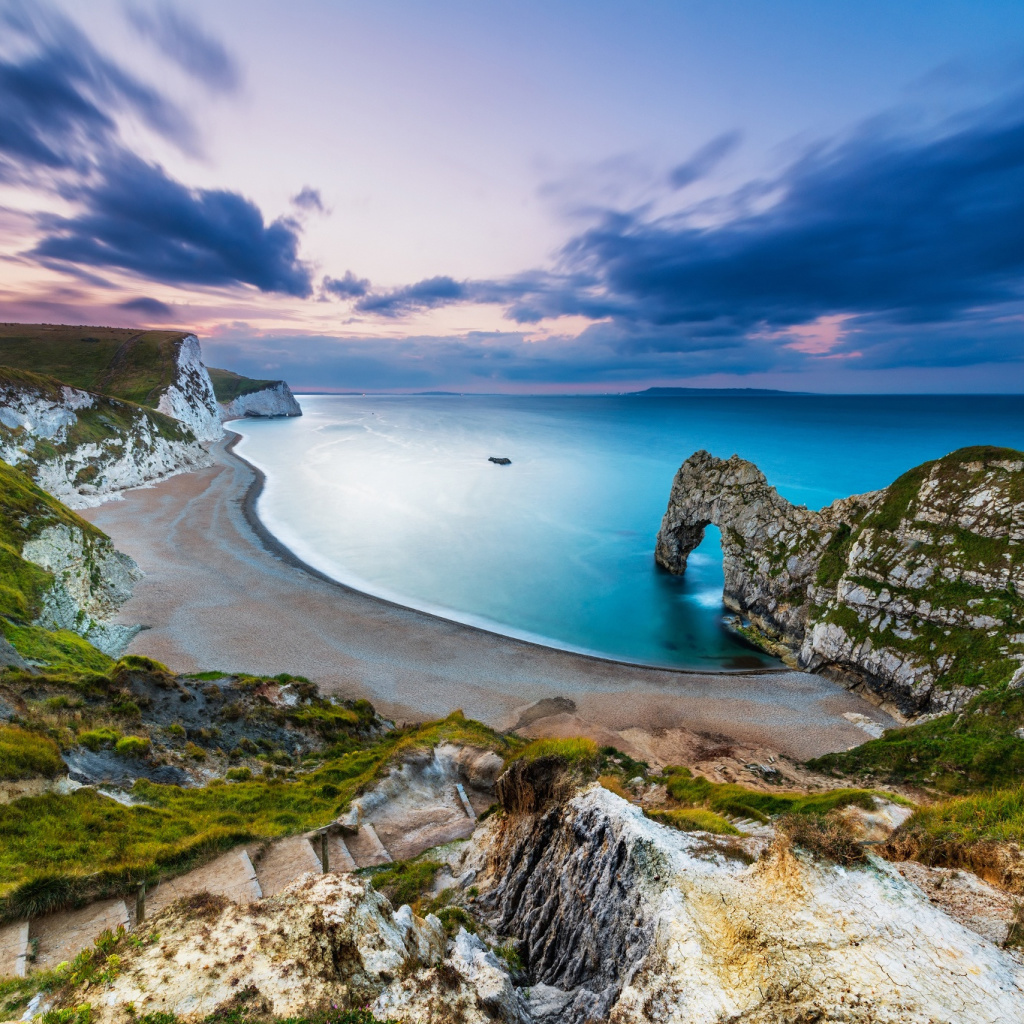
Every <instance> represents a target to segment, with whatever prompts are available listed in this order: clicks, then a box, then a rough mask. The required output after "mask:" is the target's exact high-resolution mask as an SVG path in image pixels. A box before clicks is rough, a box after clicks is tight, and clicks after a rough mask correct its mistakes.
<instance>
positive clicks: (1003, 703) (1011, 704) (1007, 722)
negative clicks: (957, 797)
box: [808, 687, 1024, 794]
mask: <svg viewBox="0 0 1024 1024" xmlns="http://www.w3.org/2000/svg"><path fill="white" fill-rule="evenodd" d="M1021 727H1024V691H1021V690H1009V689H1007V688H1005V687H1002V688H1000V689H997V690H994V691H988V692H985V693H981V694H979V695H978V696H977V697H974V698H973V699H972V700H971V701H970V702H969V703H968V704H967V705H966V707H965V708H964V710H963V712H962V713H960V714H949V715H943V716H942V717H941V718H935V719H932V721H930V722H923V723H921V724H920V725H911V726H907V727H905V728H901V729H888V730H886V732H885V733H884V735H882V736H881V737H880V738H878V739H874V740H869V741H868V742H867V743H862V744H861V745H860V746H859V747H854V748H853V750H846V751H841V752H839V753H836V754H826V755H825V756H824V757H819V758H815V759H814V760H812V761H809V762H808V764H809V765H810V767H812V768H814V769H815V770H816V771H824V772H836V773H840V774H843V775H847V776H850V775H852V776H869V777H872V778H875V779H878V780H879V781H882V782H889V783H893V782H898V783H907V782H910V783H916V784H918V785H924V786H927V787H929V788H930V789H934V790H937V791H939V792H942V793H950V794H966V793H971V792H975V791H978V790H986V789H992V788H1006V787H1011V786H1013V785H1016V784H1017V783H1019V781H1020V780H1021V779H1022V778H1024V740H1022V739H1019V738H1018V737H1017V736H1016V735H1015V733H1016V730H1017V729H1019V728H1021Z"/></svg>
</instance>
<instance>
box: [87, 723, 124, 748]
mask: <svg viewBox="0 0 1024 1024" xmlns="http://www.w3.org/2000/svg"><path fill="white" fill-rule="evenodd" d="M120 738H121V733H120V732H118V730H117V729H111V728H110V727H109V726H103V727H101V728H99V729H90V730H89V731H87V732H80V733H79V734H78V742H79V743H81V744H82V746H83V747H88V748H89V749H90V750H91V751H93V753H95V752H96V751H97V750H99V749H100V748H101V747H112V746H113V745H114V744H115V743H117V741H118V740H119V739H120Z"/></svg>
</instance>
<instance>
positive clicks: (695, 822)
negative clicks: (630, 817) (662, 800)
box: [644, 807, 743, 836]
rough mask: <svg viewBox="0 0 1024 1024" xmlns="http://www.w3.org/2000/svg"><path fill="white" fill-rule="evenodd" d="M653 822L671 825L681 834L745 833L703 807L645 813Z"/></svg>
mask: <svg viewBox="0 0 1024 1024" xmlns="http://www.w3.org/2000/svg"><path fill="white" fill-rule="evenodd" d="M644 813H645V814H646V815H647V817H648V818H650V819H651V820H652V821H656V822H658V824H660V825H669V826H671V827H672V828H676V829H679V831H680V832H710V833H712V834H713V835H716V836H739V835H742V834H743V833H742V832H740V830H739V829H738V828H736V827H735V826H734V825H732V824H730V823H729V822H728V821H726V820H725V818H723V817H722V816H721V815H720V814H715V812H714V811H709V810H706V809H705V808H703V807H686V808H681V809H677V810H670V811H660V810H652V811H645V812H644Z"/></svg>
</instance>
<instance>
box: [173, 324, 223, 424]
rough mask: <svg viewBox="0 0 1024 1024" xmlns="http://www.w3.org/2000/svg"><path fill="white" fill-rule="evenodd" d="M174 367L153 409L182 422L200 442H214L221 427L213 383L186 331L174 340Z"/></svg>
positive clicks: (193, 337) (195, 343)
mask: <svg viewBox="0 0 1024 1024" xmlns="http://www.w3.org/2000/svg"><path fill="white" fill-rule="evenodd" d="M174 367H175V373H174V381H173V383H172V384H171V385H170V386H169V387H168V388H167V389H166V390H165V391H164V392H163V394H161V395H160V401H159V402H158V403H157V409H158V410H159V411H160V412H162V413H165V414H166V415H168V416H173V417H174V418H175V419H176V420H178V421H179V422H181V423H184V424H185V426H187V427H188V428H189V430H191V431H192V433H193V434H194V435H195V436H196V437H197V438H198V439H199V440H200V441H215V440H216V439H217V438H219V437H220V436H221V435H222V434H223V433H224V428H223V427H222V426H221V422H220V408H219V407H218V405H217V398H216V396H215V395H214V393H213V382H212V381H211V380H210V375H209V373H207V371H206V367H205V366H204V365H203V357H202V352H201V351H200V348H199V339H198V338H197V337H196V336H195V335H194V334H186V335H185V336H184V337H183V338H181V339H180V340H178V341H177V342H176V343H175V346H174Z"/></svg>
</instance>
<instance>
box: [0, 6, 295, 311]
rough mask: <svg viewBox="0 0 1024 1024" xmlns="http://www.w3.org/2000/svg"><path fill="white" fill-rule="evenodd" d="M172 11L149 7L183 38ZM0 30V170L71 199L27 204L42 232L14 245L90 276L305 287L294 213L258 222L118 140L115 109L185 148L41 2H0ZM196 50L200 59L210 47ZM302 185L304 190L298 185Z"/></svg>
mask: <svg viewBox="0 0 1024 1024" xmlns="http://www.w3.org/2000/svg"><path fill="white" fill-rule="evenodd" d="M161 10H162V9H161ZM172 14H173V12H170V14H168V13H167V12H166V11H165V12H164V13H163V14H160V13H159V12H158V14H157V18H158V20H160V24H164V23H165V22H166V25H168V26H171V27H172V28H174V31H175V32H178V35H177V36H176V37H175V38H178V39H179V41H180V40H188V39H192V36H191V35H189V33H190V32H191V31H192V30H191V29H190V28H189V26H188V23H186V22H184V21H181V19H178V20H174V19H175V18H176V17H177V16H174V17H171V15H172ZM168 19H170V20H168ZM154 24H156V23H155V22H154ZM0 29H3V30H5V31H4V33H3V34H2V35H0V180H7V181H15V182H22V183H30V184H32V185H34V186H36V187H39V188H43V189H48V190H50V191H51V192H53V193H55V194H57V195H59V196H60V197H61V198H62V199H63V200H66V201H69V202H70V203H72V204H73V205H75V206H76V207H77V208H78V212H77V213H75V214H72V215H70V216H56V215H53V214H43V213H40V214H38V215H37V216H36V218H35V220H36V224H37V225H38V227H39V228H40V229H41V232H42V237H41V238H40V239H39V241H38V243H37V244H36V245H35V246H34V248H33V249H32V250H30V252H29V253H27V254H25V255H27V256H29V257H32V258H35V259H36V260H37V261H38V262H39V263H41V264H43V265H45V266H48V267H56V268H59V269H61V270H63V271H64V272H67V273H71V274H75V275H77V276H79V277H82V278H83V279H91V280H93V281H96V282H99V283H106V282H104V281H103V280H102V279H101V278H97V277H95V275H90V268H100V267H117V268H120V269H122V270H127V271H129V272H131V273H134V274H137V275H139V276H141V277H146V278H150V279H152V280H157V281H164V282H167V283H170V284H199V285H238V284H245V285H252V286H254V287H256V288H259V289H260V290H261V291H268V292H269V291H274V292H284V293H287V294H290V295H297V296H307V295H309V294H310V293H311V291H312V287H311V275H310V271H309V268H308V267H307V266H306V265H305V264H304V263H303V262H302V261H301V260H299V258H298V244H299V231H300V228H299V225H298V224H297V223H296V222H295V221H292V220H289V219H287V218H280V219H278V220H275V221H273V222H271V223H269V224H267V223H265V221H264V218H263V214H262V213H261V211H260V209H259V208H258V207H257V206H256V205H255V204H254V203H253V202H252V201H251V200H249V199H246V198H245V197H244V196H242V195H239V194H238V193H237V192H232V191H229V190H226V189H192V188H188V187H187V186H186V185H183V184H182V183H180V182H178V181H176V180H174V179H173V178H171V177H170V176H169V175H168V174H167V173H166V172H165V171H164V170H163V168H161V167H159V166H157V165H155V164H152V163H149V162H147V161H145V160H142V159H140V158H139V157H138V156H136V155H134V154H133V153H131V152H129V150H128V149H127V148H126V147H125V146H124V144H123V142H122V141H121V138H120V136H119V133H118V129H117V116H118V115H120V114H122V113H125V112H127V113H131V114H133V115H135V116H136V117H138V118H140V119H141V120H142V121H143V122H144V123H145V124H147V125H148V126H149V127H150V128H151V129H153V130H155V131H157V132H158V133H160V134H161V135H163V136H164V137H166V138H168V139H170V140H172V141H174V142H176V143H177V144H178V145H179V146H181V147H182V148H185V149H190V148H192V146H193V143H194V138H195V132H194V130H193V128H192V126H191V123H190V122H189V121H188V119H187V118H186V117H185V116H184V115H183V114H182V113H181V112H180V111H179V110H178V108H177V107H176V106H175V105H174V104H172V103H170V101H168V100H166V99H165V98H164V97H163V96H162V95H160V93H158V92H157V91H156V90H154V89H152V88H151V87H150V86H148V85H146V84H144V83H142V82H140V81H139V80H137V79H136V78H134V77H132V76H131V75H129V74H127V73H126V72H125V71H123V70H122V69H121V68H119V67H118V66H117V65H116V64H114V63H113V62H112V61H110V60H109V59H107V58H106V57H104V56H102V55H101V54H99V53H98V52H97V51H96V49H95V48H94V47H93V46H92V44H91V43H90V42H89V40H88V39H87V38H86V37H85V36H84V35H83V34H82V33H81V32H80V31H79V30H78V29H77V28H76V27H75V26H74V25H73V24H72V23H71V22H70V21H69V20H68V19H67V18H65V17H63V16H61V15H59V14H56V13H55V12H53V11H52V9H50V8H49V7H47V6H46V5H45V4H37V5H33V6H32V7H31V8H29V7H26V6H24V5H22V4H18V3H8V4H6V5H4V4H2V2H0ZM179 29H180V31H178V30H179ZM168 31H170V29H168ZM206 42H207V43H209V40H207V41H206ZM201 49H202V47H201ZM202 52H203V54H205V56H204V57H203V58H202V59H203V60H204V61H206V64H207V65H209V62H210V60H213V58H212V57H211V56H210V54H212V53H214V52H215V48H214V49H211V47H210V46H206V47H205V49H203V50H202ZM197 59H199V58H197ZM204 66H206V65H204ZM210 66H212V65H210ZM196 73H197V74H198V73H199V72H198V71H197V72H196ZM204 73H205V72H204ZM303 194H306V195H307V196H308V197H312V196H315V192H314V190H312V189H309V188H307V189H304V190H303V193H300V195H303Z"/></svg>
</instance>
